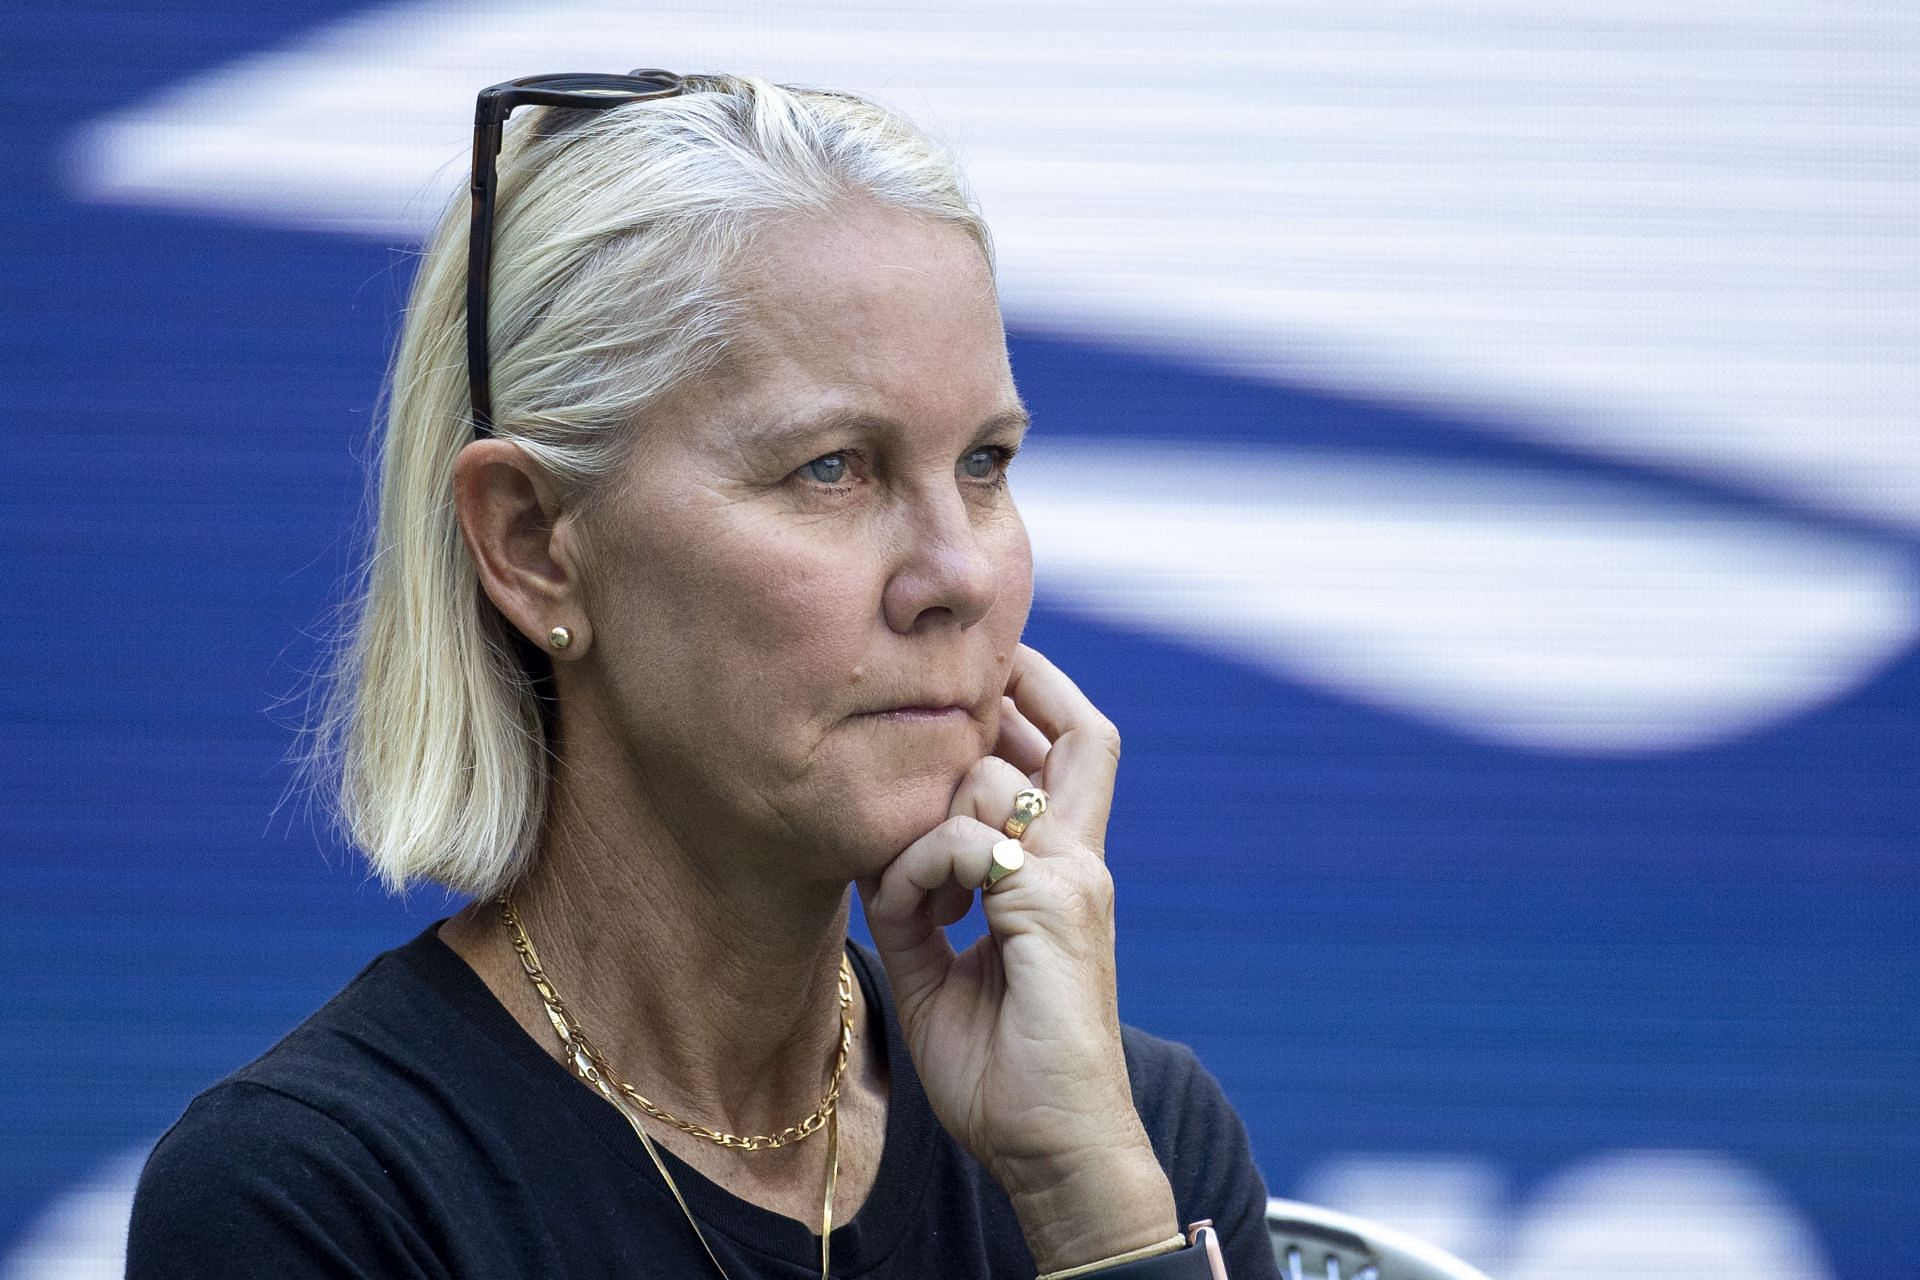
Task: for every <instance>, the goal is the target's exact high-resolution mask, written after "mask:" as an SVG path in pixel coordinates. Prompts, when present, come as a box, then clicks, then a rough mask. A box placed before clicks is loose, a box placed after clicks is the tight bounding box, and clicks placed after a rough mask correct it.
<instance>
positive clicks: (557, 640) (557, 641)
mask: <svg viewBox="0 0 1920 1280" xmlns="http://www.w3.org/2000/svg"><path fill="white" fill-rule="evenodd" d="M547 643H548V644H550V645H552V646H553V647H554V648H556V649H564V648H566V647H567V646H568V645H570V644H572V643H573V632H571V631H569V630H567V629H566V628H565V627H555V628H554V629H553V630H551V631H549V632H547Z"/></svg>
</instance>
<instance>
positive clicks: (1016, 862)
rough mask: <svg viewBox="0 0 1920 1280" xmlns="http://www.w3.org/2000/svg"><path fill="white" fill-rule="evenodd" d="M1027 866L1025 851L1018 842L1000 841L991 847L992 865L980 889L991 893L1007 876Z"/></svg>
mask: <svg viewBox="0 0 1920 1280" xmlns="http://www.w3.org/2000/svg"><path fill="white" fill-rule="evenodd" d="M1026 865H1027V850H1026V847H1025V846H1024V845H1022V844H1021V843H1020V842H1019V841H1018V840H1002V841H1001V842H1000V843H998V844H996V845H994V846H993V863H992V865H990V866H989V867H988V868H987V878H986V880H984V881H983V882H982V883H981V885H980V887H981V888H982V889H985V890H989V891H991V890H992V889H993V887H994V886H995V885H997V884H999V883H1000V882H1001V881H1002V880H1005V879H1006V878H1007V877H1008V876H1010V875H1012V874H1013V873H1014V872H1016V871H1018V870H1019V869H1020V868H1022V867H1024V866H1026Z"/></svg>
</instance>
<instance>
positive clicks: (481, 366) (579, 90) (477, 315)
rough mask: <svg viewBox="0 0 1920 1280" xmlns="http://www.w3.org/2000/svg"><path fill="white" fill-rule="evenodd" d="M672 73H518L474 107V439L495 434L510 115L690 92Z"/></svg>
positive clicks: (470, 253)
mask: <svg viewBox="0 0 1920 1280" xmlns="http://www.w3.org/2000/svg"><path fill="white" fill-rule="evenodd" d="M686 88H687V85H686V81H685V80H684V79H683V78H682V77H680V76H678V75H675V74H674V73H673V72H671V71H661V70H658V69H656V68H642V69H640V70H638V71H629V72H628V73H627V74H626V75H624V76H616V75H599V74H595V73H593V72H579V73H566V74H560V75H542V76H521V77H520V78H519V79H517V80H508V81H505V82H504V83H501V84H496V85H492V86H489V87H488V88H485V89H482V90H481V91H480V96H479V98H478V99H477V100H476V101H475V103H474V108H473V181H472V184H471V185H472V191H473V215H472V222H471V224H470V225H469V227H468V231H467V395H468V398H469V399H470V400H471V401H472V406H473V437H474V439H476V440H485V439H487V438H488V437H490V436H491V435H493V362H492V358H491V356H490V354H489V352H488V336H489V333H488V328H489V326H488V323H487V321H488V304H489V295H490V293H491V290H492V284H493V200H494V188H495V187H496V186H497V185H498V174H497V172H496V169H495V162H496V159H497V157H498V156H499V154H500V138H501V134H502V133H503V132H504V131H505V128H506V123H507V117H508V116H510V115H512V114H513V110H514V108H516V107H572V108H575V109H577V110H581V111H605V110H607V109H608V108H610V107H622V106H625V105H627V104H628V103H631V102H647V101H651V100H652V99H655V98H671V97H674V96H676V95H678V94H681V93H684V92H686Z"/></svg>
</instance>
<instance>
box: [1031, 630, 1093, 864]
mask: <svg viewBox="0 0 1920 1280" xmlns="http://www.w3.org/2000/svg"><path fill="white" fill-rule="evenodd" d="M1007 696H1008V697H1009V698H1012V699H1013V702H1014V705H1015V706H1016V707H1018V708H1019V711H1020V714H1021V715H1023V716H1025V717H1026V718H1027V720H1028V721H1029V722H1030V723H1032V724H1033V726H1034V727H1035V728H1037V729H1038V730H1039V731H1040V732H1041V733H1043V734H1045V735H1046V736H1047V737H1049V738H1051V739H1052V740H1053V748H1052V750H1050V751H1048V752H1047V762H1046V767H1045V769H1044V771H1043V779H1042V780H1043V783H1044V785H1045V786H1046V788H1047V790H1048V791H1049V792H1050V793H1051V794H1052V795H1053V798H1054V802H1055V808H1056V809H1058V810H1059V812H1060V813H1061V815H1062V816H1063V817H1066V818H1068V819H1069V820H1070V821H1071V823H1072V825H1074V826H1075V827H1076V828H1078V829H1079V830H1080V831H1081V833H1082V834H1083V835H1085V836H1086V837H1087V838H1089V839H1090V840H1091V841H1092V842H1093V843H1094V845H1095V846H1096V847H1097V846H1098V845H1100V844H1101V843H1103V842H1104V839H1105V834H1106V828H1107V814H1108V811H1109V810H1110V809H1111V808H1112V806H1113V778H1114V774H1115V772H1116V771H1117V770H1118V769H1119V767H1120V733H1119V730H1117V729H1115V728H1114V727H1113V722H1112V721H1110V720H1108V719H1107V718H1106V717H1105V716H1104V715H1102V714H1100V709H1099V708H1098V707H1096V706H1094V705H1093V703H1092V701H1091V700H1089V699H1088V697H1087V695H1086V694H1084V693H1082V692H1080V687H1079V686H1078V685H1076V684H1074V682H1073V681H1072V680H1070V679H1068V678H1067V675H1066V673H1065V672H1063V671H1061V670H1060V668H1058V667H1056V666H1054V665H1053V664H1052V663H1051V662H1049V661H1047V659H1046V658H1045V657H1043V656H1042V655H1041V654H1040V652H1039V651H1038V650H1037V649H1033V648H1030V647H1028V646H1027V645H1024V644H1023V645H1021V646H1020V647H1019V649H1018V650H1017V651H1016V652H1015V654H1014V660H1013V674H1012V676H1011V678H1010V679H1009V680H1008V681H1007Z"/></svg>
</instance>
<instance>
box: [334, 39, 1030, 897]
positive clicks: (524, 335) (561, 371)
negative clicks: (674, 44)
mask: <svg viewBox="0 0 1920 1280" xmlns="http://www.w3.org/2000/svg"><path fill="white" fill-rule="evenodd" d="M499 172H500V185H499V190H498V202H497V213H496V224H495V250H494V265H493V276H492V302H491V308H492V316H491V324H492V348H491V350H492V355H493V377H492V385H493V397H494V405H493V413H494V434H495V435H496V436H497V437H498V438H500V439H503V440H509V441H512V442H513V443H514V444H516V445H518V446H519V447H520V448H521V449H523V450H525V451H526V452H527V453H528V454H529V455H530V456H531V457H533V458H534V459H535V460H536V461H537V462H538V463H539V464H540V465H541V466H542V467H543V468H545V470H546V471H547V472H548V473H549V474H550V475H551V476H553V477H554V479H555V481H556V484H557V487H558V491H559V492H560V493H561V494H562V495H563V501H565V502H567V503H568V504H569V505H570V506H572V507H574V509H575V510H577V511H586V510H590V508H591V504H592V501H593V499H594V497H595V495H596V493H597V492H599V491H602V490H603V489H604V488H605V484H604V482H605V481H606V480H607V479H608V478H609V476H610V474H611V473H612V472H613V471H614V469H615V468H616V467H617V466H618V465H619V463H620V461H621V460H622V459H623V458H624V457H625V456H626V451H627V447H628V445H629V443H630V441H631V440H632V438H633V436H634V433H635V431H636V430H637V429H640V428H638V427H637V424H639V423H641V422H642V421H644V419H645V418H646V415H647V412H648V410H649V408H650V407H651V406H653V405H654V404H655V403H657V402H658V401H659V400H660V399H661V398H662V397H663V396H665V395H667V394H668V393H669V392H670V391H672V390H673V389H674V388H675V387H676V386H678V385H680V384H682V383H684V382H686V381H687V380H689V379H692V378H698V377H700V376H701V375H702V373H703V372H705V371H708V370H711V369H712V368H713V366H714V364H715V363H716V362H717V361H718V360H719V359H720V358H721V357H722V356H724V355H725V354H726V352H727V351H728V349H729V346H730V345H731V343H732V342H733V340H734V339H735V338H736V337H737V336H738V331H739V329H740V326H741V324H742V316H743V314H744V308H743V299H742V297H741V296H740V294H739V290H738V287H737V285H736V283H735V282H736V281H738V280H739V279H741V278H742V276H743V275H744V272H743V270H742V269H743V268H744V267H746V266H748V265H750V263H751V260H752V255H753V253H754V244H755V238H756V232H757V231H759V230H761V229H763V228H765V227H767V226H769V225H771V224H773V223H775V222H778V221H781V220H784V219H791V218H793V217H795V216H811V217H821V216H830V215H831V214H832V213H833V212H834V211H835V210H836V209H838V208H844V207H845V206H846V205H847V204H848V203H849V202H858V201H867V202H877V203H879V204H881V205H883V206H886V207H889V208H894V209H898V210H901V211H904V212H907V213H910V214H914V215H917V216H920V217H924V218H927V219H931V220H934V221H936V222H940V223H945V224H949V225H951V226H953V227H955V228H957V229H959V230H962V231H964V232H965V233H966V234H968V235H969V236H971V237H972V238H973V240H974V241H975V242H976V243H977V244H978V245H979V246H980V249H981V252H982V254H983V255H984V256H985V257H986V259H987V262H988V269H989V271H991V269H992V247H991V244H990V242H989V240H988V236H987V229H986V226H985V224H984V223H983V222H982V221H981V219H980V216H979V214H978V212H977V211H976V210H975V208H974V207H973V205H972V203H971V201H970V199H969V197H968V195H967V193H966V190H965V187H964V182H963V179H962V177H961V175H960V172H959V169H958V167H957V166H956V165H955V163H954V161H953V159H952V157H951V156H949V155H948V154H947V153H946V152H945V151H943V150H942V149H941V148H940V147H938V146H936V145H935V144H934V143H933V142H932V141H931V140H930V139H929V138H928V137H927V136H926V135H925V134H923V133H922V132H921V131H920V130H919V129H917V128H916V127H914V126H913V125H912V124H910V123H908V122H907V121H905V120H903V119H902V118H900V117H899V116H897V115H894V114H892V113H890V112H888V111H886V110H884V109H882V108H880V107H878V106H875V105H873V104H872V103H869V102H866V101H863V100H861V99H859V98H856V97H852V96H849V95H846V94H839V93H824V92H818V91H811V90H803V89H797V88H791V87H782V86H776V85H772V84H768V83H766V82H765V81H761V80H756V79H751V78H748V77H744V76H727V75H712V76H695V77H689V78H688V83H687V91H686V92H685V93H684V94H682V95H680V96H677V97H671V98H663V99H659V100H655V101H651V102H643V103H632V104H628V105H625V106H620V107H615V108H611V109H607V110H600V111H569V110H566V109H564V108H550V109H544V110H534V111H528V112H525V113H523V114H522V115H520V116H517V117H516V118H515V120H514V121H513V122H512V123H511V125H510V126H509V128H508V129H507V132H506V137H505V140H504V144H503V147H502V151H501V157H500V165H499ZM467 221H468V210H467V203H466V199H465V191H464V188H463V189H462V192H461V197H460V198H457V199H456V200H455V201H453V203H452V204H451V205H450V207H449V208H448V209H447V212H446V214H445V216H444V217H443V218H442V219H441V222H440V225H439V228H438V230H437V231H436V232H435V234H434V236H433V238H432V241H431V243H430V244H429V246H428V247H427V250H426V253H425V256H424V259H423V260H422V262H421V263H420V266H419V270H418V274H417V276H416V277H415V280H414V284H413V292H412V296H411V298H410V300H409V302H408V305H407V309H406V314H405V321H404V326H403V329H402V332H401V336H400V341H399V346H398V350H397V352H396V355H395V358H394V363H393V368H392V372H391V376H390V385H389V388H388V392H387V396H386V411H385V414H384V415H383V417H384V421H383V427H384V437H385V438H384V441H383V443H382V446H381V451H380V458H381V461H380V475H379V479H378V486H377V492H378V513H377V518H376V520H375V522H374V532H373V540H372V546H371V548H370V552H369V554H368V556H367V558H366V563H365V567H364V570H363V572H362V574H361V575H360V577H359V579H358V580H357V582H356V583H355V589H354V592H353V596H352V601H351V605H352V612H351V614H350V616H351V618H352V622H351V624H350V625H349V627H348V628H347V632H346V635H345V636H344V637H343V640H342V642H341V644H340V646H339V649H338V654H337V657H336V660H335V663H334V666H333V669H332V671H331V672H330V674H329V678H328V681H327V685H326V689H325V693H324V696H323V700H322V702H321V707H322V711H321V715H320V717H319V720H318V724H317V726H316V728H317V734H316V739H317V741H316V744H315V749H314V751H313V753H312V756H311V763H312V764H313V765H316V766H318V771H319V778H320V781H321V782H322V784H323V785H324V787H325V789H326V791H327V792H328V793H329V799H330V801H331V803H332V808H333V813H334V816H335V818H336V820H337V821H338V823H339V825H340V827H341V828H342V830H343V831H344V833H345V834H346V835H347V837H348V838H349V839H350V840H351V841H352V842H353V843H354V844H356V845H358V846H359V848H360V849H362V850H363V851H364V852H365V854H366V856H367V858H368V859H369V860H370V862H371V863H372V866H373V868H374V870H375V871H376V872H377V873H378V875H379V876H380V878H381V879H382V880H383V881H385V883H386V884H387V885H388V887H389V888H391V889H394V890H396V891H398V890H401V889H404V888H405V887H406V886H408V885H410V884H412V883H414V882H417V881H423V880H424V881H431V882H435V883H438V884H441V885H444V886H446V887H448V888H450V889H453V890H456V891H458V892H462V893H468V894H473V895H476V896H482V895H492V894H496V893H499V892H501V891H502V890H504V889H505V888H506V887H507V886H509V885H511V884H512V883H513V882H514V881H515V879H516V878H517V877H518V876H519V875H520V874H521V873H522V872H523V871H524V870H525V868H526V866H527V864H528V861H529V859H530V857H531V856H532V855H533V853H534V850H535V849H536V848H537V846H538V844H539V840H540V833H541V824H542V820H543V817H544V815H545V812H546V808H547V797H548V791H549V782H550V778H551V769H552V767H553V762H554V758H555V757H554V753H553V749H552V746H553V744H552V742H551V741H550V734H551V731H552V716H551V714H550V713H551V707H550V705H548V703H547V701H546V699H547V694H546V693H545V692H544V690H545V688H546V687H547V681H548V678H549V677H550V675H551V668H550V665H549V664H548V661H547V659H546V657H545V656H544V655H543V654H542V653H541V652H540V651H539V650H538V649H537V648H535V647H534V646H532V645H529V644H528V643H527V642H526V641H525V640H524V639H522V638H521V637H520V635H519V634H518V633H517V632H516V631H515V630H514V629H513V628H512V627H511V626H509V625H508V623H507V622H506V620H505V619H504V618H503V617H501V615H500V614H499V613H498V611H496V610H495V609H494V607H493V605H492V604H491V602H490V601H488V599H487V598H486V596H485V594H484V592H483V591H482V590H481V587H480V582H479V578H478V575H477V574H476V572H475V569H474V565H473V562H472V560H471V559H470V557H469V555H468V552H467V550H466V546H465V544H464V542H463V541H462V539H461V536H460V530H459V527H458V524H457V522H456V520H455V514H454V499H453V463H454V458H455V456H456V455H457V454H458V453H459V452H460V450H461V449H462V448H463V447H464V446H465V445H466V444H467V443H468V442H469V441H470V440H472V439H473V427H472V419H471V416H470V406H469V404H468V393H467V376H466V359H465V340H466V329H465V324H466V299H465V287H466V274H467Z"/></svg>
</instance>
